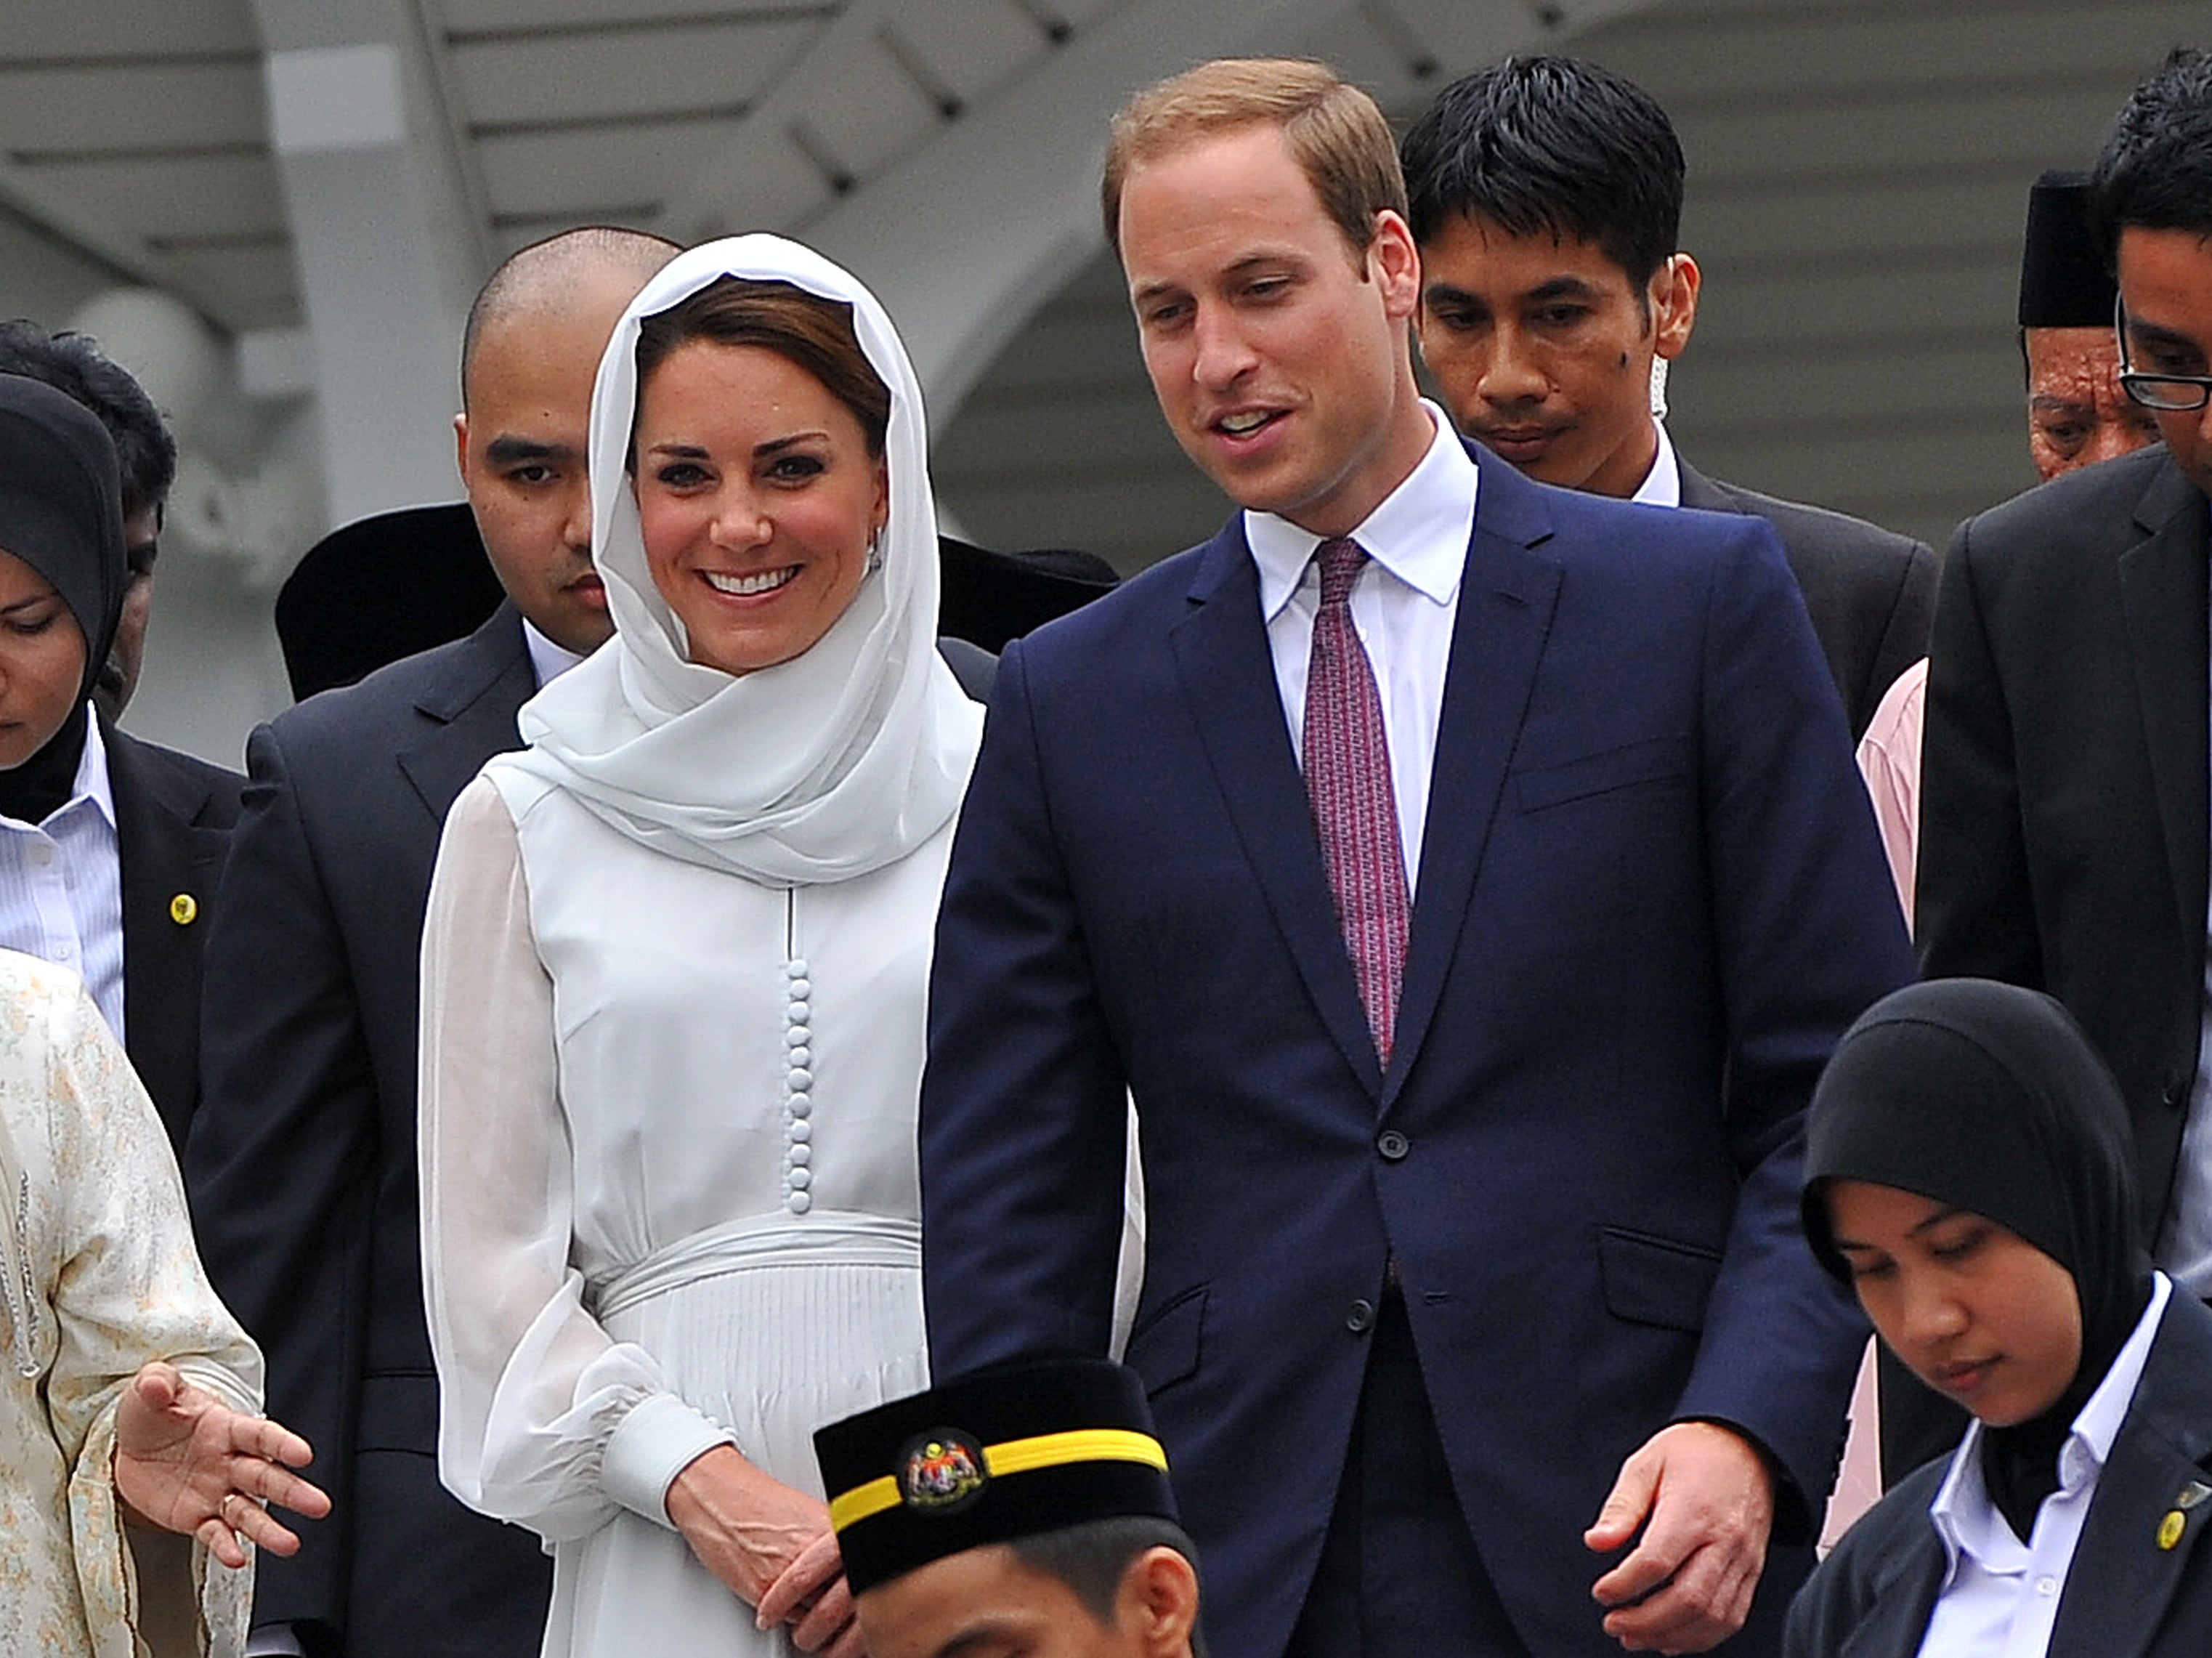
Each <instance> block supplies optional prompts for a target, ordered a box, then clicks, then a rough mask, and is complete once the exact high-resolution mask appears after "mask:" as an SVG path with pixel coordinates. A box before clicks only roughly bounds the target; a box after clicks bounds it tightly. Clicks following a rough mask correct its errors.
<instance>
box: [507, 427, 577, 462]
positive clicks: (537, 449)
mask: <svg viewBox="0 0 2212 1658" xmlns="http://www.w3.org/2000/svg"><path fill="white" fill-rule="evenodd" d="M575 458H576V455H575V451H574V450H573V449H571V448H569V447H568V445H567V444H565V443H540V442H539V441H538V440H536V439H535V438H519V437H517V436H515V435H514V434H513V433H512V432H502V433H501V434H499V435H498V436H497V437H495V438H494V439H493V440H491V441H490V442H489V443H487V444H486V445H484V459H486V460H488V461H489V462H490V463H491V464H492V465H495V466H518V465H521V464H522V463H524V462H525V461H532V460H574V459H575Z"/></svg>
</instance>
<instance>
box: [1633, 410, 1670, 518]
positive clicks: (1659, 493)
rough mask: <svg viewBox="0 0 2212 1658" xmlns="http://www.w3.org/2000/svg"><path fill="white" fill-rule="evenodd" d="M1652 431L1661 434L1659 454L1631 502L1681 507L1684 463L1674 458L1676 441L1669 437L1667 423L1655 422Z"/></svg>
mask: <svg viewBox="0 0 2212 1658" xmlns="http://www.w3.org/2000/svg"><path fill="white" fill-rule="evenodd" d="M1651 429H1652V430H1653V431H1655V432H1656V433H1657V434H1659V452H1658V453H1656V454H1655V455H1653V456H1652V457H1651V470H1650V471H1648V472H1646V473H1645V474H1644V482H1643V483H1639V484H1638V485H1637V486H1636V493H1635V494H1634V495H1631V496H1630V497H1629V499H1630V500H1631V501H1642V502H1643V503H1644V505H1645V506H1646V507H1680V505H1681V504H1682V463H1681V462H1680V460H1678V459H1675V457H1674V440H1673V439H1672V438H1670V437H1668V435H1667V422H1665V421H1663V420H1655V421H1653V422H1651Z"/></svg>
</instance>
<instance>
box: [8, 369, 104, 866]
mask: <svg viewBox="0 0 2212 1658" xmlns="http://www.w3.org/2000/svg"><path fill="white" fill-rule="evenodd" d="M0 552H8V553H12V554H14V555H15V556H16V557H17V558H20V559H21V560H22V561H23V562H24V563H26V564H27V565H29V566H30V567H31V568H33V569H34V570H36V571H37V572H38V573H39V574H40V575H42V576H44V577H45V578H46V580H48V581H49V582H51V583H52V586H53V589H54V591H55V592H57V593H58V594H59V595H60V596H61V601H62V603H63V604H65V605H66V606H68V608H69V611H70V615H71V616H75V617H76V625H77V627H78V629H80V630H82V633H83V635H84V683H83V684H82V687H80V688H79V690H78V693H77V703H78V708H79V712H78V713H77V714H72V715H71V716H70V718H69V719H67V720H64V721H63V722H62V726H61V729H60V730H59V731H58V732H55V733H54V735H53V737H52V738H51V739H49V740H48V742H47V743H46V746H45V747H44V748H42V749H40V750H39V751H38V752H37V753H36V754H34V755H33V756H31V757H30V758H29V759H27V760H26V761H25V762H23V763H22V764H21V765H20V766H17V767H15V768H13V769H12V770H9V771H0V812H4V813H6V814H7V815H8V816H9V817H13V818H15V819H17V820H19V821H20V822H22V823H40V822H42V821H43V820H44V819H45V818H46V817H48V816H50V815H51V814H52V813H53V812H55V811H58V810H59V809H60V808H61V807H62V806H63V805H65V804H66V803H67V802H68V800H69V798H70V793H71V791H72V790H73V789H74V787H75V786H76V769H77V763H78V762H79V760H80V759H81V758H82V756H83V753H84V733H85V716H84V715H83V714H82V708H83V705H84V702H85V701H86V700H87V699H88V698H89V697H90V696H91V695H92V688H93V684H94V681H95V680H96V679H97V678H98V677H99V674H100V664H101V663H103V662H105V661H106V660H107V649H108V647H109V645H110V644H112V642H113V641H114V638H115V628H116V623H118V621H120V620H121V618H122V615H123V590H124V586H125V583H126V582H127V580H128V579H129V570H128V568H127V566H126V565H125V561H124V554H123V497H122V490H121V486H120V485H119V484H118V483H117V480H116V467H115V446H114V445H113V444H112V443H111V442H110V441H109V440H108V436H107V431H106V428H105V427H103V426H101V425H100V422H99V420H98V419H97V418H95V417H94V416H93V414H92V412H91V411H90V410H88V409H86V408H85V407H84V406H83V405H82V404H80V403H78V402H77V401H76V399H75V398H70V397H68V396H66V395H65V394H64V393H62V392H57V391H55V390H54V389H53V387H52V386H47V385H45V384H43V383H42V382H40V381H38V380H27V379H25V378H24V377H23V376H21V375H20V374H0Z"/></svg>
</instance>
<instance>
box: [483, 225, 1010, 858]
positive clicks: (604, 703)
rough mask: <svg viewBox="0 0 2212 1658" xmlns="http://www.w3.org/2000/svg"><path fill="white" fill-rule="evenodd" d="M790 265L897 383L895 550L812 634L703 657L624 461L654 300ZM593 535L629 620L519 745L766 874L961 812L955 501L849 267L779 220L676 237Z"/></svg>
mask: <svg viewBox="0 0 2212 1658" xmlns="http://www.w3.org/2000/svg"><path fill="white" fill-rule="evenodd" d="M724 276H741V277H747V278H750V279H753V280H757V281H764V282H789V283H792V284H793V286H795V287H798V288H804V289H805V290H806V291H807V292H808V293H811V294H818V295H822V296H823V297H824V298H827V299H831V300H837V301H843V302H844V303H846V304H848V305H850V306H851V307H852V308H853V324H854V332H855V333H856V334H857V335H858V336H859V337H860V349H861V350H862V351H863V352H864V353H865V354H866V356H867V359H868V361H869V363H870V365H871V366H872V367H873V368H874V369H875V371H876V373H877V374H878V375H879V376H881V378H882V380H883V382H884V385H885V386H888V387H889V388H890V394H891V411H890V429H889V432H888V434H886V436H885V439H884V462H885V465H886V467H887V469H888V476H889V479H890V491H889V493H890V517H889V519H888V520H887V521H886V522H885V525H884V531H883V534H882V536H881V537H880V538H879V540H878V551H879V553H880V555H881V557H880V562H879V564H878V568H874V569H873V570H872V571H871V572H870V573H869V574H866V576H864V577H863V578H862V579H861V581H860V589H859V591H858V592H856V593H855V594H854V598H853V601H852V603H851V604H849V605H848V607H847V608H846V610H845V612H844V614H843V615H842V616H839V617H838V618H837V620H836V622H835V623H832V624H831V625H830V628H829V631H828V632H827V633H825V634H824V635H823V636H822V638H821V639H820V641H817V643H816V644H815V645H814V647H812V648H811V649H810V650H808V651H806V652H805V653H802V654H800V655H799V656H797V657H794V658H793V659H791V660H790V661H788V662H783V663H779V664H777V665H775V666H774V667H771V668H762V669H758V670H757V671H754V672H751V673H748V674H742V675H732V674H727V673H724V672H723V671H720V669H718V668H709V667H706V666H703V665H700V664H698V663H695V662H692V661H690V660H689V659H688V654H689V646H688V642H687V641H686V639H685V636H684V624H683V623H682V622H681V621H679V620H678V617H677V616H676V614H675V612H674V611H673V610H671V609H670V608H669V605H668V602H667V601H666V600H665V599H664V598H662V597H661V596H660V592H659V589H658V588H656V587H655V586H653V577H652V574H651V573H650V572H649V571H648V570H647V566H646V560H645V544H644V540H643V537H642V535H641V531H640V529H639V525H638V512H637V501H636V498H635V495H633V493H632V491H631V486H630V479H629V472H628V469H627V467H626V465H625V461H626V459H627V456H628V454H629V446H630V433H631V427H632V423H633V420H634V417H635V410H636V405H637V340H638V325H639V321H640V319H641V318H645V317H648V316H653V315H654V314H656V313H659V312H663V311H665V310H667V309H669V308H670V307H672V306H674V305H676V304H677V303H678V301H682V300H684V299H686V298H688V297H690V295H693V294H695V293H696V292H698V291H699V290H700V289H701V288H705V287H708V285H709V284H711V283H713V282H718V281H720V279H721V278H722V277H724ZM591 478H592V562H594V563H595V564H596V565H597V566H598V567H599V574H600V577H601V578H602V579H603V580H605V583H606V588H607V604H608V608H609V610H610V611H611V613H612V615H613V616H614V622H615V636H614V639H613V641H611V643H609V644H608V645H606V646H605V647H602V648H601V649H600V650H599V652H598V653H595V654H594V655H592V657H591V658H590V659H587V660H586V661H585V662H583V663H582V664H581V665H579V666H577V667H575V668H574V669H572V670H570V671H568V673H566V674H563V675H562V677H560V678H558V679H556V680H555V681H554V682H553V683H551V684H550V685H548V686H547V687H546V688H545V689H544V690H542V691H540V692H539V693H538V695H536V696H535V697H533V698H532V699H531V700H530V701H528V702H526V703H525V704H524V705H523V708H522V715H521V725H522V736H523V739H524V741H525V742H526V743H528V744H529V745H530V746H529V747H528V748H527V749H526V750H523V751H522V752H521V753H520V754H517V755H513V756H507V757H506V758H505V759H504V760H503V761H501V762H495V763H502V764H508V765H513V766H514V767H516V768H519V769H520V770H523V771H526V772H528V773H530V774H533V775H536V776H538V777H542V778H544V779H546V780H549V781H550V782H553V783H555V784H557V785H558V786H560V787H562V788H563V789H566V790H568V792H569V793H571V794H572V795H574V797H575V798H576V799H578V800H579V801H580V803H581V804H582V805H584V806H585V807H586V809H587V810H588V811H591V812H592V814H593V815H594V816H596V817H599V818H600V819H602V820H603V821H604V822H605V823H609V824H611V825H612V826H613V827H614V828H616V829H619V830H620V831H621V832H622V833H623V834H624V835H629V836H630V837H631V838H632V839H633V840H635V841H638V842H640V843H641V844H642V845H644V846H647V847H652V848H653V849H654V850H656V851H659V852H664V853H667V854H668V855H669V856H670V857H671V858H680V859H684V860H685V861H687V862H690V863H694V864H701V865H706V866H708V867H709V868H713V869H721V870H726V871H728V872H731V873H732V874H735V875H740V876H743V877H744V878H746V879H747V880H750V881H757V882H759V883H761V884H763V885H766V886H774V887H793V886H804V885H811V884H819V883H823V882H829V881H842V880H848V879H850V878H852V877H854V876H857V875H865V874H866V873H867V872H869V871H871V870H874V869H879V868H881V867H883V866H884V865H887V864H890V863H893V862H895V861H896V860H897V859H900V858H902V857H904V856H905V855H906V854H907V853H909V852H911V851H913V850H914V849H915V847H918V846H920V845H921V843H922V842H923V841H927V840H928V839H929V838H930V837H931V836H932V835H935V834H936V833H937V832H938V831H939V829H943V828H944V827H945V824H946V823H949V822H950V821H951V817H952V815H953V813H954V812H955V811H957V809H958V806H959V804H960V796H961V793H962V791H963V789H965V787H966V786H967V782H968V774H969V769H970V768H971V767H972V766H973V764H974V762H975V748H976V744H977V741H978V740H979V738H980V736H981V730H982V710H981V708H978V707H977V706H976V705H975V703H973V702H971V701H969V700H968V698H967V696H966V695H965V694H964V693H963V691H962V690H961V689H960V685H959V683H958V681H957V680H956V679H955V678H954V677H953V676H952V671H951V669H950V668H948V667H947V666H945V662H944V659H942V658H941V657H939V655H938V653H937V604H938V598H937V592H938V564H937V559H938V554H937V512H936V507H935V504H934V502H933V500H932V497H931V494H930V487H929V469H928V442H927V431H926V429H925V427H924V423H923V417H922V407H921V388H920V386H918V385H917V384H916V383H915V375H914V365H913V364H912V363H910V362H909V361H908V360H907V355H906V348H905V347H904V346H903V345H902V344H901V343H900V342H899V337H898V335H897V333H896V331H895V330H894V329H893V328H892V326H891V320H890V316H889V315H888V314H886V313H885V312H884V308H883V307H882V306H881V305H880V304H879V303H878V301H877V300H876V297H875V295H872V294H871V293H870V292H869V291H868V290H867V288H865V287H864V286H862V285H861V283H860V281H859V280H858V279H857V278H855V277H854V276H853V275H852V274H851V273H850V272H848V271H846V270H841V269H840V268H839V267H838V266H836V265H835V264H831V263H830V262H829V260H828V259H825V258H823V257H822V256H821V255H820V254H818V253H816V252H813V251H812V250H811V249H810V248H805V247H802V246H799V244H798V243H796V242H791V241H786V240H784V239H783V238H781V237H780V236H768V235H750V236H735V237H731V238H728V239H726V240H721V241H714V242H708V243H707V244H705V245H704V246H700V247H695V248H693V249H691V250H690V252H686V253H684V254H680V255H679V256H678V257H677V258H675V259H674V260H672V261H671V263H670V264H668V265H667V266H666V267H665V269H664V270H661V272H660V273H659V275H658V276H655V277H654V278H653V280H652V281H651V282H647V284H646V285H645V288H644V289H643V290H642V291H641V293H640V294H639V295H638V296H637V297H636V298H635V300H633V301H630V305H629V309H628V310H627V311H625V312H624V313H623V318H622V320H621V321H620V322H619V323H617V325H615V331H614V337H613V338H612V339H611V340H609V341H608V342H607V349H606V354H605V355H604V356H603V357H601V359H600V360H599V380H598V381H597V382H596V383H595V384H594V386H593V387H592V420H591Z"/></svg>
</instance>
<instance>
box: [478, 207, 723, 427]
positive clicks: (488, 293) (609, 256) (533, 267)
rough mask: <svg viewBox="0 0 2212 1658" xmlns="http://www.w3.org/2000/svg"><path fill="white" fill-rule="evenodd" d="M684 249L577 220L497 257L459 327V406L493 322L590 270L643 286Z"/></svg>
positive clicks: (544, 300)
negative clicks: (619, 273)
mask: <svg viewBox="0 0 2212 1658" xmlns="http://www.w3.org/2000/svg"><path fill="white" fill-rule="evenodd" d="M682 251H683V250H682V249H681V248H679V247H678V246H677V245H676V244H675V243H674V242H671V241H670V240H668V239H667V238H666V237H665V236H656V235H654V234H653V233H652V232H650V231H646V230H628V229H625V228H623V227H621V226H619V225H597V224H595V225H579V226H578V227H577V228H574V229H573V230H562V231H558V232H556V233H555V234H552V235H550V236H544V237H540V238H539V239H538V240H536V241H534V242H532V243H531V244H530V245H529V246H526V247H520V248H517V249H516V250H515V251H514V252H512V253H510V254H508V255H507V258H504V259H502V260H501V261H500V263H499V267H498V269H496V270H494V271H493V272H492V273H491V275H490V276H489V277H488V278H486V280H485V282H484V285H483V288H482V290H481V291H480V292H478V294H477V297H476V301H475V303H473V304H472V305H471V306H470V307H469V315H468V320H467V321H466V322H465V324H463V325H462V327H461V407H462V408H464V409H465V408H467V407H468V406H469V365H470V364H471V363H472V362H474V361H476V355H477V341H478V340H479V339H480V338H481V337H483V331H484V330H485V329H487V328H489V327H490V326H491V325H493V324H494V323H496V322H500V321H502V320H504V319H507V318H508V317H510V316H513V315H516V314H518V313H521V312H524V311H526V310H529V309H531V308H532V307H536V306H540V305H544V304H548V303H550V302H552V301H554V300H555V299H556V297H557V296H558V295H559V294H560V293H561V291H562V288H564V287H566V286H567V285H568V283H569V282H574V280H575V279H576V278H577V277H578V276H580V275H581V274H582V273H584V272H585V271H586V270H599V269H605V268H608V267H611V268H613V269H615V270H623V271H628V272H629V273H630V274H631V275H634V276H635V277H636V278H637V282H638V286H639V287H641V288H642V287H644V286H645V284H646V283H647V282H650V281H651V280H652V279H653V277H654V276H658V275H659V272H660V268H661V267H662V266H663V265H665V264H667V263H668V262H669V261H670V260H671V259H672V258H675V257H676V256H677V254H678V253H679V252H682Z"/></svg>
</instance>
